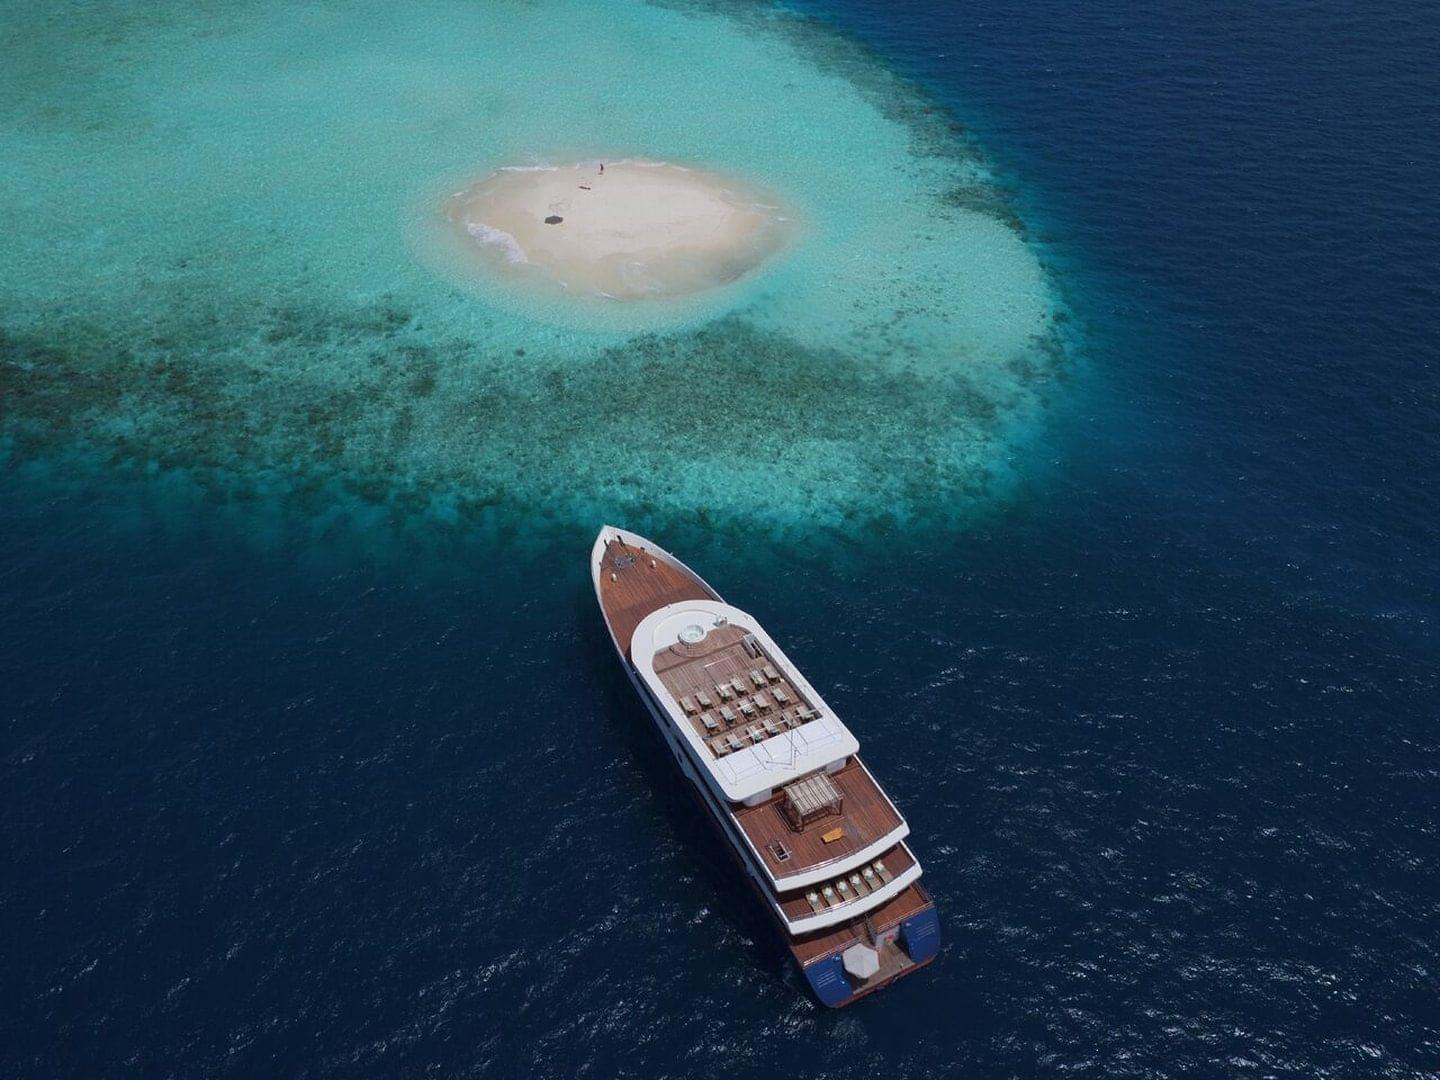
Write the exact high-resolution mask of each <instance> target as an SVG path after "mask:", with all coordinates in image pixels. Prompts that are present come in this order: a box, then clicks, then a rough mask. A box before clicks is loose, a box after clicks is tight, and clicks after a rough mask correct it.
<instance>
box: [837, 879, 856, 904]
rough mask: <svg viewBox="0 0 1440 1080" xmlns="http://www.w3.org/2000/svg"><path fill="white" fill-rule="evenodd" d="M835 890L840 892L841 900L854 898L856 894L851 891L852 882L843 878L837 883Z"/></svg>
mask: <svg viewBox="0 0 1440 1080" xmlns="http://www.w3.org/2000/svg"><path fill="white" fill-rule="evenodd" d="M835 891H836V892H838V893H839V894H840V899H841V900H854V899H855V894H854V893H852V892H851V891H850V883H849V882H848V881H846V880H845V879H844V878H841V879H840V880H839V881H837V882H836V883H835Z"/></svg>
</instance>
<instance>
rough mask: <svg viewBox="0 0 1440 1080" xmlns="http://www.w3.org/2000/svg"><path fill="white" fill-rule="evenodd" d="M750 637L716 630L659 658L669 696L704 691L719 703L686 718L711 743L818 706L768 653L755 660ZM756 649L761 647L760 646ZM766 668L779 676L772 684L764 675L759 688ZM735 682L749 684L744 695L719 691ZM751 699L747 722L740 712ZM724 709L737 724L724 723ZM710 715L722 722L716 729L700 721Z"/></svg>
mask: <svg viewBox="0 0 1440 1080" xmlns="http://www.w3.org/2000/svg"><path fill="white" fill-rule="evenodd" d="M747 636H748V635H747V634H746V632H745V631H744V630H743V629H741V628H740V627H738V626H721V627H717V628H715V629H713V630H711V631H710V632H709V633H708V634H706V635H705V640H704V641H701V642H699V643H698V644H695V645H687V644H685V643H684V642H676V643H675V644H674V645H671V646H670V647H669V648H666V649H662V650H661V651H660V652H659V653H657V654H656V655H655V674H657V675H659V676H660V681H661V682H663V683H664V684H665V689H667V690H669V691H670V696H671V697H673V698H674V699H675V701H676V702H677V703H678V702H680V701H682V700H684V699H685V698H690V699H691V700H692V701H697V695H698V694H701V693H704V694H706V695H708V696H709V698H710V699H711V701H712V702H714V704H713V706H712V707H710V708H709V709H705V708H703V707H701V706H699V705H698V702H697V707H696V709H695V711H694V712H691V713H688V714H687V716H688V719H689V721H690V726H691V727H693V728H694V729H695V733H696V734H697V735H699V736H700V737H701V738H702V739H705V740H707V742H708V740H709V739H711V738H714V737H715V736H717V735H720V734H722V733H724V732H727V731H739V732H743V731H744V730H745V729H747V728H749V727H750V726H751V725H754V726H756V727H757V728H759V729H760V730H761V731H762V732H763V731H764V729H765V722H766V721H767V720H768V721H770V722H771V723H778V722H779V718H780V715H781V714H782V713H793V712H794V710H795V709H796V708H799V707H801V706H804V707H805V708H814V702H812V701H810V700H809V699H808V698H807V697H806V696H805V695H804V694H803V693H801V692H800V690H799V689H798V688H797V687H796V686H795V682H794V680H793V679H791V677H790V674H789V672H787V671H786V670H785V668H784V665H782V664H780V663H778V662H777V661H776V660H775V658H774V657H772V656H770V655H769V654H768V653H765V652H764V651H763V649H762V651H761V655H760V656H759V657H754V656H751V655H750V653H749V652H747V651H746V649H745V645H744V642H745V638H746V637H747ZM756 647H757V648H759V646H758V644H757V646H756ZM767 666H769V667H772V668H774V669H775V671H776V673H777V674H778V675H779V676H780V677H779V678H778V679H775V680H771V679H765V676H764V675H763V674H762V675H761V678H762V679H765V681H764V683H763V685H760V686H756V685H755V683H754V681H753V680H752V679H751V677H750V673H751V672H752V671H759V672H763V671H764V669H765V667H767ZM736 680H738V681H739V682H740V683H741V684H742V685H743V686H744V688H745V689H744V691H743V692H736V693H735V695H734V696H733V697H730V698H728V699H727V698H725V697H723V696H722V695H721V694H720V693H719V690H718V684H721V683H733V682H735V681H736ZM777 690H779V691H780V692H781V693H782V694H783V695H784V697H785V701H784V703H783V704H782V703H781V702H780V701H779V699H777V698H776V696H775V692H776V691H777ZM757 693H758V694H762V695H763V698H762V699H761V700H763V702H764V705H763V706H761V705H759V704H756V694H757ZM747 701H748V702H750V703H751V705H752V707H754V709H755V712H754V714H753V715H752V716H750V717H748V718H747V717H746V716H745V715H744V714H743V713H742V711H741V708H740V706H741V704H742V702H747ZM722 706H728V707H729V709H730V710H731V712H733V713H734V714H735V720H734V722H733V723H728V724H727V723H726V722H725V718H724V715H723V714H722V713H721V711H720V709H721V707H722ZM705 712H708V713H709V714H710V716H711V718H712V719H714V720H715V721H716V722H717V723H718V724H719V727H718V728H717V729H716V730H715V731H709V730H707V729H706V727H705V724H704V722H703V721H702V720H701V719H700V715H701V713H705ZM711 752H712V753H713V752H714V751H713V750H712V751H711Z"/></svg>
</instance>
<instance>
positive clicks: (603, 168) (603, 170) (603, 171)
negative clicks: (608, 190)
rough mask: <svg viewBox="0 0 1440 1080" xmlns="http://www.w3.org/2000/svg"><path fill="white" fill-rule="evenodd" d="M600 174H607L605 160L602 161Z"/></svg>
mask: <svg viewBox="0 0 1440 1080" xmlns="http://www.w3.org/2000/svg"><path fill="white" fill-rule="evenodd" d="M600 175H601V176H604V175H605V162H603V161H602V162H600Z"/></svg>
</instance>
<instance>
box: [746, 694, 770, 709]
mask: <svg viewBox="0 0 1440 1080" xmlns="http://www.w3.org/2000/svg"><path fill="white" fill-rule="evenodd" d="M751 700H752V701H754V702H755V707H756V708H757V709H760V710H762V711H763V710H765V709H768V708H769V707H770V699H769V698H767V697H766V696H765V694H764V693H763V692H762V693H759V694H756V695H755V696H754V697H753V698H751Z"/></svg>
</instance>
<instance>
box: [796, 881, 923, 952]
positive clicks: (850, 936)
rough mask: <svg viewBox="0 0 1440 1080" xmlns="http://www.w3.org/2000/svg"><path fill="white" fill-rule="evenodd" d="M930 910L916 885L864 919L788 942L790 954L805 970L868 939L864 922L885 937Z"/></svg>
mask: <svg viewBox="0 0 1440 1080" xmlns="http://www.w3.org/2000/svg"><path fill="white" fill-rule="evenodd" d="M886 865H887V866H888V865H889V863H888V862H887V863H886ZM929 906H930V894H929V893H927V892H926V891H925V887H924V886H923V885H921V884H920V882H918V881H916V882H914V883H912V884H911V886H910V887H909V888H908V889H906V890H905V891H904V892H902V893H901V894H900V895H899V896H897V897H895V899H893V900H887V901H885V903H883V904H881V905H880V906H879V907H878V908H875V909H874V910H872V911H868V912H866V913H865V914H864V915H857V916H855V918H853V919H847V920H846V921H845V922H843V923H839V924H838V925H836V926H832V927H830V929H828V930H819V931H816V932H815V933H813V934H804V935H802V936H800V937H796V938H791V939H790V951H791V952H792V953H794V954H795V959H796V960H798V961H800V964H801V966H804V965H805V964H808V963H810V962H811V961H812V960H819V959H820V957H822V956H826V955H828V954H830V953H832V952H834V951H835V950H836V949H838V948H840V946H842V945H846V944H848V943H850V942H852V941H857V940H858V941H863V940H865V939H866V938H867V934H866V932H865V921H866V919H867V918H868V919H869V921H870V925H872V926H873V927H875V930H876V932H877V933H884V932H885V931H886V930H888V929H890V927H892V926H895V925H897V924H898V923H901V922H903V921H904V920H906V919H908V918H910V916H912V915H917V914H919V913H920V912H921V911H924V910H925V909H926V908H927V907H929Z"/></svg>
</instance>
